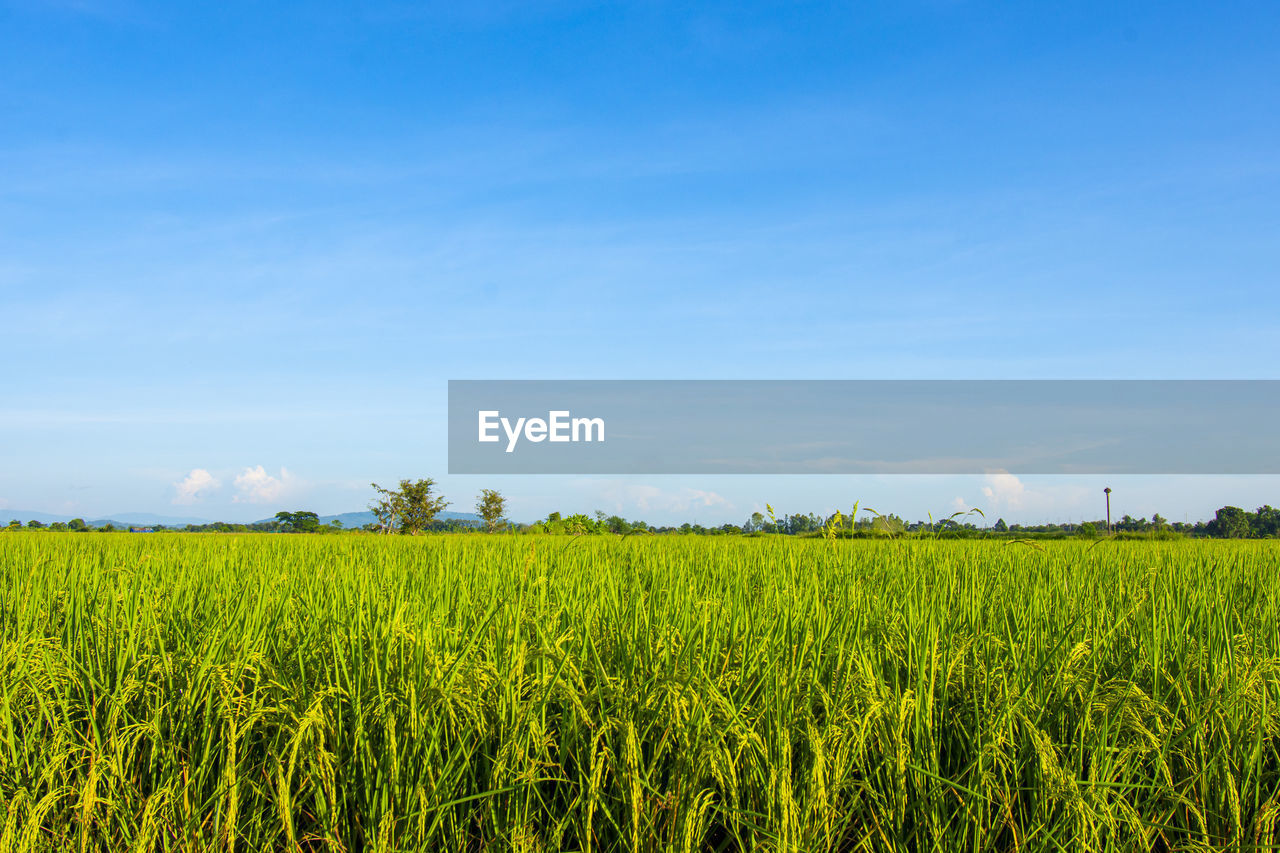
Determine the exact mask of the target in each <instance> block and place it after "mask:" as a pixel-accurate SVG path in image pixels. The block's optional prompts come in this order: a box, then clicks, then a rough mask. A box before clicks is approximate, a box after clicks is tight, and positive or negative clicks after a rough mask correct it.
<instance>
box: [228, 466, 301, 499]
mask: <svg viewBox="0 0 1280 853" xmlns="http://www.w3.org/2000/svg"><path fill="white" fill-rule="evenodd" d="M293 479H294V478H293V475H292V474H290V473H289V472H288V471H287V470H285V469H284V468H283V467H282V468H281V469H280V476H279V477H273V476H271V475H270V474H268V473H267V471H266V469H265V468H263V467H262V466H261V465H257V466H254V467H250V468H245V469H244V470H243V471H242V472H240V473H239V474H237V475H236V479H235V486H236V491H237V492H238V494H237V495H236V496H235V497H233V498H232V499H231V500H232V502H233V503H250V504H262V503H270V502H272V501H275V500H279V499H280V497H282V496H283V495H284V494H285V493H286V492H288V491H289V489H290V488H291V487H292V486H293Z"/></svg>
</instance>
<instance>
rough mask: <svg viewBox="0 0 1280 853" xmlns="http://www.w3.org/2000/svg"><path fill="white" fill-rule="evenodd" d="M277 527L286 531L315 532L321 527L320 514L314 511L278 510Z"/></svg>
mask: <svg viewBox="0 0 1280 853" xmlns="http://www.w3.org/2000/svg"><path fill="white" fill-rule="evenodd" d="M275 523H276V527H277V528H278V529H280V530H282V531H284V532H285V533H315V532H316V531H317V530H319V529H320V516H318V515H316V514H315V513H314V512H306V511H303V510H299V511H298V512H277V513H276V521H275Z"/></svg>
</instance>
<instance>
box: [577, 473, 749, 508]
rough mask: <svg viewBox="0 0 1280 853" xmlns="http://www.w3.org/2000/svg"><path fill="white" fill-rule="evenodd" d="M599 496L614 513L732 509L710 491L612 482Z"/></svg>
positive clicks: (721, 497) (724, 500)
mask: <svg viewBox="0 0 1280 853" xmlns="http://www.w3.org/2000/svg"><path fill="white" fill-rule="evenodd" d="M598 496H599V498H600V499H601V500H603V501H605V502H606V503H607V504H608V505H609V506H611V507H612V508H613V510H614V511H615V512H631V511H636V510H638V511H640V512H689V511H696V510H698V509H704V508H709V507H720V508H723V509H733V504H732V503H730V502H729V501H728V500H727V499H726V498H725V497H724V496H723V495H720V494H719V493H717V492H713V491H710V490H707V489H694V488H689V487H687V486H686V487H682V488H678V489H663V488H660V487H658V486H652V485H648V484H645V483H627V482H623V481H619V480H609V481H605V482H603V483H600V484H599V491H598Z"/></svg>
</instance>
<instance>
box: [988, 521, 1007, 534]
mask: <svg viewBox="0 0 1280 853" xmlns="http://www.w3.org/2000/svg"><path fill="white" fill-rule="evenodd" d="M991 529H992V530H994V531H995V532H996V533H1004V532H1006V531H1008V529H1009V525H1007V524H1005V522H1004V519H1003V518H997V519H996V525H995V527H993V528H991Z"/></svg>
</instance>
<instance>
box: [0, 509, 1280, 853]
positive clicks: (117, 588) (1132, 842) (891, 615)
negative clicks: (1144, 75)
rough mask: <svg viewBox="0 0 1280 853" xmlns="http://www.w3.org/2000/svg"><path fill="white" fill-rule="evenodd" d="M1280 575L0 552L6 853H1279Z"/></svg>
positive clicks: (377, 553) (857, 551) (1005, 554)
mask: <svg viewBox="0 0 1280 853" xmlns="http://www.w3.org/2000/svg"><path fill="white" fill-rule="evenodd" d="M1278 592H1280V549H1277V547H1276V545H1275V544H1274V543H1266V542H1253V543H1228V542H1151V543H1146V542H1103V543H1101V544H1099V545H1097V546H1095V547H1090V546H1089V545H1088V544H1087V543H1075V542H1061V543H1045V545H1044V547H1043V549H1040V548H1035V547H1029V546H1027V545H1024V544H1020V543H1013V544H1005V543H992V542H947V541H908V542H903V541H882V542H876V541H844V542H825V541H819V540H802V541H798V540H795V539H789V538H762V539H750V538H748V539H742V538H728V537H725V538H718V537H717V538H692V537H649V538H641V537H628V538H626V539H618V538H603V537H592V538H586V537H584V538H580V539H568V538H564V537H552V536H483V535H478V534H477V535H452V536H428V537H374V536H363V537H361V536H350V537H337V536H286V535H274V536H272V535H252V536H213V535H209V536H204V535H168V534H157V535H127V534H92V533H89V534H60V535H59V534H39V533H26V532H22V533H15V534H4V535H0V818H3V827H2V829H0V851H10V850H59V851H61V850H147V851H150V850H190V851H196V850H200V851H204V850H243V851H259V850H351V851H356V850H382V851H393V850H406V851H407V850H413V851H417V850H509V849H512V850H530V851H533V850H548V851H551V850H584V851H585V850H652V851H659V850H663V851H665V850H744V851H745V850H788V851H790V850H919V851H923V850H1057V849H1064V850H1080V849H1116V850H1180V849H1204V848H1221V847H1223V846H1230V845H1235V846H1237V847H1238V848H1246V849H1247V848H1251V847H1255V846H1269V845H1275V844H1277V843H1280V832H1278V830H1277V825H1278V823H1280V755H1278V752H1280V595H1278V594H1277V593H1278Z"/></svg>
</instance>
